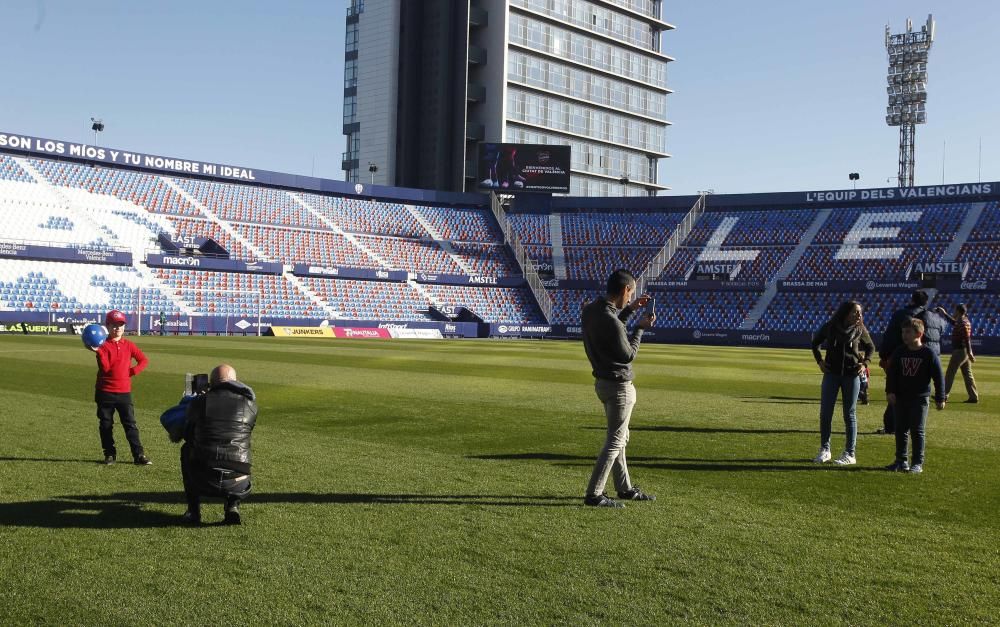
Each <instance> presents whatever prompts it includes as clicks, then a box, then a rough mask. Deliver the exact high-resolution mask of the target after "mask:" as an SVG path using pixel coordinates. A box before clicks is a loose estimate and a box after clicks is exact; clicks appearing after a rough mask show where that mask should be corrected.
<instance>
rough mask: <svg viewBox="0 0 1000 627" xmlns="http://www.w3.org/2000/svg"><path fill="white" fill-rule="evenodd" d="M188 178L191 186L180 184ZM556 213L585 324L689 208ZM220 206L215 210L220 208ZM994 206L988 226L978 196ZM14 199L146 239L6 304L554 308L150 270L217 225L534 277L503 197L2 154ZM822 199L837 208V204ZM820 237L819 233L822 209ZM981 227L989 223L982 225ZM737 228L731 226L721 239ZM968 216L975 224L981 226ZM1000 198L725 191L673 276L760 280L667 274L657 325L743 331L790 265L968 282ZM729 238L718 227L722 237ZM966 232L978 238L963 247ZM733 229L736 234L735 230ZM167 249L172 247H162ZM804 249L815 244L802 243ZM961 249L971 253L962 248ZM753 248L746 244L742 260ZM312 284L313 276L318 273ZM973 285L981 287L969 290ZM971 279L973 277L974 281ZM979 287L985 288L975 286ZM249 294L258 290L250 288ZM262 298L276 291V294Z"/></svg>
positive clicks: (506, 296)
mask: <svg viewBox="0 0 1000 627" xmlns="http://www.w3.org/2000/svg"><path fill="white" fill-rule="evenodd" d="M178 189H180V190H183V191H178ZM560 207H561V208H560V209H558V210H557V211H558V214H557V218H558V219H556V218H555V217H553V216H551V215H548V214H518V213H508V214H507V216H506V220H507V221H508V222H509V224H510V225H511V227H512V228H513V231H514V233H515V234H516V235H517V237H518V238H519V240H520V241H521V243H522V244H524V246H525V250H526V252H527V254H528V256H529V257H530V258H532V259H534V260H535V261H536V262H538V263H539V264H540V267H541V269H542V272H543V274H544V276H546V277H547V276H549V274H548V273H549V272H554V271H555V270H556V268H554V267H553V261H554V260H553V248H552V242H553V239H554V237H553V235H554V234H553V231H552V229H553V228H554V227H557V228H559V229H560V231H559V232H558V233H557V234H556V235H558V236H559V238H560V239H561V242H562V244H561V247H562V248H561V250H562V255H563V261H564V262H565V270H566V278H567V279H568V280H570V281H576V282H577V283H576V284H575V285H572V288H573V289H566V287H563V288H553V289H551V290H550V296H551V297H552V302H553V314H552V317H551V320H549V321H548V322H551V323H553V324H566V325H576V324H578V323H579V318H580V308H581V306H582V304H583V303H584V302H586V301H588V300H592V299H593V298H595V297H598V296H599V295H600V293H601V292H602V289H601V288H602V286H603V282H604V280H605V279H606V277H607V276H608V273H610V272H611V271H613V270H615V269H618V268H628V269H631V270H632V271H633V272H635V273H636V274H640V273H642V272H643V271H644V270H645V269H646V267H647V266H648V264H649V262H650V260H651V259H652V258H653V256H654V255H655V254H656V253H657V252H659V251H660V250H661V248H662V247H663V245H664V244H665V243H666V241H667V240H668V238H669V237H670V235H671V234H672V233H673V232H674V230H675V229H676V227H677V224H678V223H679V222H680V220H681V219H682V218H683V217H684V215H686V211H676V210H666V211H662V212H657V211H652V210H648V209H643V210H636V211H628V210H623V211H616V210H610V211H594V210H592V209H586V210H584V209H582V208H579V209H578V208H575V207H573V206H572V204H568V205H567V204H562V205H560ZM202 208H204V211H202ZM980 210H981V215H980V216H979V218H978V220H977V221H976V224H975V225H971V224H969V223H966V219H967V216H968V217H969V221H970V222H971V216H972V215H975V214H970V212H971V211H975V212H979V211H980ZM0 211H2V212H3V215H4V219H3V227H4V229H3V232H2V237H3V238H4V239H5V240H14V241H21V242H30V243H36V244H37V243H42V244H47V245H50V246H58V247H79V248H83V249H103V250H117V251H129V252H131V253H132V256H133V259H134V263H133V265H132V266H131V267H128V266H124V267H123V266H111V265H104V264H82V263H72V262H65V263H60V262H56V261H46V262H34V261H25V260H23V259H16V258H15V259H0V310H4V311H25V312H42V313H58V312H66V311H81V312H99V311H103V310H106V309H108V308H112V307H114V308H121V309H126V310H130V311H133V310H136V309H137V308H138V309H139V310H141V311H147V312H159V311H163V312H165V313H167V314H168V315H191V316H198V315H226V316H232V315H240V316H249V315H256V313H257V311H258V309H259V311H260V314H261V315H264V316H270V317H276V318H282V317H287V318H311V319H314V320H323V319H328V318H329V317H330V316H331V315H334V316H337V317H341V318H346V319H352V318H355V319H386V320H400V321H407V320H412V321H417V320H427V319H428V318H429V313H428V308H429V307H430V306H431V305H432V304H433V305H437V306H441V307H446V308H447V307H454V306H463V307H467V308H468V309H470V310H472V311H473V312H475V313H476V314H477V315H479V316H480V317H482V318H483V319H484V320H487V321H489V322H498V323H499V322H503V323H510V324H534V323H541V322H544V321H545V320H544V318H543V316H542V314H541V312H540V311H539V308H538V307H537V305H536V301H535V297H534V296H533V295H532V293H531V292H530V290H528V289H527V288H523V287H522V288H509V287H484V286H479V285H465V284H464V283H465V281H463V280H462V279H459V281H458V282H461V283H462V284H461V285H445V284H439V283H427V284H413V283H401V282H383V281H374V280H359V279H332V278H315V277H309V278H294V277H291V276H289V275H287V274H285V275H260V274H241V273H235V272H220V271H200V270H192V269H171V268H165V269H156V270H150V269H147V268H145V266H144V265H143V261H144V260H145V254H146V253H147V252H156V251H159V248H158V242H157V236H158V235H159V234H161V233H165V234H167V235H169V236H170V237H171V238H174V239H175V241H176V240H178V239H183V240H192V239H194V238H197V237H208V238H211V239H213V240H215V241H216V242H218V243H219V244H220V245H221V246H222V247H223V248H225V249H226V250H227V251H228V252H229V255H230V257H231V258H232V259H236V260H243V261H257V260H262V261H273V262H277V263H280V264H284V265H285V266H286V272H288V271H290V266H291V264H296V263H303V264H316V265H322V266H336V267H345V268H360V269H374V270H401V271H406V272H414V273H425V274H435V275H458V276H460V277H461V276H463V275H476V276H489V277H511V276H512V277H519V276H520V273H521V269H520V268H519V267H518V264H517V262H516V261H515V260H514V258H513V255H512V253H511V250H510V248H508V246H507V245H506V244H505V243H504V241H503V235H502V231H501V229H500V228H499V226H498V225H497V223H496V220H495V219H494V217H493V215H492V213H491V212H490V211H489V209H488V208H486V207H485V206H483V207H478V206H464V207H454V206H444V205H442V206H437V205H435V204H433V203H430V202H428V201H426V200H421V201H418V202H417V203H414V204H406V203H403V202H397V201H388V200H376V199H372V198H362V197H357V196H352V195H343V194H341V195H332V194H320V193H314V192H300V191H284V190H280V189H276V188H271V187H266V186H262V185H255V184H254V185H251V184H242V183H236V182H219V181H206V180H199V179H194V178H186V177H184V176H178V175H170V176H167V175H156V174H151V173H148V172H139V171H133V170H128V169H124V168H120V167H111V166H103V165H90V164H79V163H73V162H65V161H59V160H54V159H40V158H24V157H14V156H10V155H6V154H0ZM821 211H822V213H821ZM821 215H822V216H824V221H823V223H822V224H821V225H819V226H818V227H817V228H818V231H817V232H816V235H815V237H814V238H813V239H812V240H811V241H808V242H806V241H802V240H803V237H804V235H805V234H806V233H807V232H810V231H809V229H810V227H811V226H812V225H813V224H814V223H816V221H817V218H818V217H819V216H821ZM970 228H971V232H970V231H969V229H970ZM720 229H725V233H724V237H720V236H719V235H720ZM966 232H968V237H967V239H964V238H965V233H966ZM998 232H1000V202H998V201H996V200H989V201H986V202H984V203H982V204H976V203H972V202H943V201H940V202H929V201H927V200H921V201H919V202H912V203H907V204H904V203H900V204H877V205H872V204H864V203H859V204H857V205H850V204H845V205H842V206H839V207H835V208H833V209H829V210H826V209H823V210H821V209H819V208H817V206H813V205H805V206H787V205H781V206H775V207H773V208H772V207H767V206H752V207H747V208H746V209H738V208H726V207H723V206H718V207H710V208H709V210H708V211H706V212H705V213H704V214H702V216H701V217H700V218H699V219H698V221H697V222H696V224H695V225H694V228H693V229H692V231H691V232H690V233H689V234H688V236H687V237H686V238H685V239H684V241H683V242H681V245H680V247H679V248H678V249H677V251H676V252H675V253H674V255H673V257H672V258H671V260H670V261H669V263H668V264H667V266H666V268H665V269H664V271H663V272H662V274H661V275H660V276H659V277H647V278H648V279H649V280H650V281H652V282H654V283H656V282H666V281H681V280H684V279H687V278H694V275H693V273H692V270H695V269H696V264H698V263H703V264H706V265H710V266H711V265H726V266H728V265H733V264H739V266H740V270H739V273H738V274H737V275H735V276H734V277H733V278H734V279H736V280H737V281H749V282H752V283H751V284H750V285H747V286H745V287H746V289H745V291H704V290H702V291H685V290H674V289H672V288H669V287H666V286H664V285H662V284H660V285H651V286H650V288H649V289H652V290H653V292H652V293H653V294H654V296H655V297H656V299H657V314H658V316H659V320H658V323H657V326H659V327H662V328H667V329H738V328H741V327H742V325H743V324H744V323H745V322H746V321H747V317H748V316H749V315H750V312H751V311H752V310H753V309H754V305H756V304H757V303H758V301H759V300H760V297H761V294H762V292H761V291H760V287H758V286H759V285H762V284H765V283H767V282H770V281H773V280H775V279H776V278H777V277H778V273H779V270H781V269H782V268H783V267H784V266H786V265H788V266H792V264H791V263H788V262H789V260H790V259H796V260H797V261H796V262H795V264H794V267H789V268H786V270H788V271H789V274H788V276H787V277H785V278H787V279H788V280H791V281H824V280H826V281H837V280H854V281H866V282H868V281H878V280H883V281H901V280H906V279H908V278H909V277H907V271H908V270H909V269H910V267H911V264H912V263H914V262H917V261H920V262H937V261H945V260H948V261H951V260H954V259H957V261H959V262H967V263H968V264H969V270H968V272H967V274H966V276H965V277H964V278H965V279H966V281H981V280H987V281H995V280H997V278H998V277H1000V238H998V237H997V233H998ZM713 236H714V238H715V239H713ZM956 238H960V242H961V243H962V246H961V247H958V246H957V245H953V244H954V242H955V240H956ZM719 240H721V242H720V241H719ZM161 252H162V251H161ZM800 252H801V257H799V256H795V257H793V256H792V255H793V254H794V255H798V254H799V253H800ZM956 253H957V257H956V256H955V255H956ZM740 257H745V258H744V259H740ZM300 286H301V287H300ZM964 287H965V286H963V288H964ZM970 289H971V288H970ZM975 289H979V288H975ZM240 292H248V293H240ZM848 298H854V299H857V300H859V301H860V302H861V303H862V304H863V305H864V307H865V319H866V322H867V324H868V325H869V326H870V327H871V328H872V330H873V331H875V332H878V331H881V329H882V327H884V325H885V324H886V322H887V321H888V316H889V315H891V313H892V311H894V310H895V309H896V308H898V307H899V306H900V305H901V304H902V301H904V300H905V299H906V294H904V293H898V292H896V293H877V292H874V291H873V292H865V293H853V292H850V293H849V292H825V293H821V292H819V291H815V292H784V291H779V292H778V293H777V294H776V295H775V296H774V298H773V300H771V301H770V303H769V306H768V307H767V308H766V310H765V311H764V312H763V314H762V315H761V317H760V319H759V320H758V321H757V322H756V326H755V329H757V330H764V331H788V332H796V333H801V332H812V331H814V330H815V329H816V328H818V326H819V325H821V324H822V323H823V322H824V321H825V320H826V319H827V318H828V317H829V315H830V312H831V311H832V310H833V309H834V308H835V307H836V306H837V305H838V304H839V303H840V302H842V301H843V300H845V299H848ZM958 300H965V301H966V302H968V303H969V305H970V308H971V309H972V311H973V313H974V315H973V318H974V324H976V325H977V327H976V328H977V332H978V333H980V334H982V335H991V334H992V335H998V334H1000V323H998V321H997V309H998V307H997V305H998V304H1000V303H998V297H996V296H994V295H991V294H986V293H985V292H979V291H975V292H974V291H970V290H966V291H964V292H963V293H957V294H948V293H944V294H939V295H938V296H937V299H936V301H935V304H938V303H941V304H945V305H946V306H948V307H949V308H950V306H951V305H952V304H953V303H954V302H957V301H958ZM258 303H259V306H258Z"/></svg>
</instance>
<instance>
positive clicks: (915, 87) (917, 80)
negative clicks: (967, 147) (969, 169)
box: [885, 15, 934, 187]
mask: <svg viewBox="0 0 1000 627" xmlns="http://www.w3.org/2000/svg"><path fill="white" fill-rule="evenodd" d="M933 42H934V16H932V15H928V16H927V23H926V24H925V25H923V26H922V27H921V28H920V32H917V33H915V32H913V22H912V21H910V19H909V18H906V32H905V33H899V34H896V35H893V34H892V33H891V32H890V30H889V25H888V24H886V27H885V50H886V52H887V53H888V54H889V73H888V82H889V86H888V87H887V88H886V91H887V92H888V94H889V106H888V107H886V110H885V114H886V115H885V123H886V124H888V125H889V126H898V127H899V177H898V178H897V181H898V183H899V186H900V187H913V166H914V160H915V158H914V150H913V146H914V142H915V139H916V134H917V124H924V123H925V122H927V109H926V107H927V55H928V53H929V52H930V49H931V44H932V43H933Z"/></svg>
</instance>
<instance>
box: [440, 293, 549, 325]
mask: <svg viewBox="0 0 1000 627" xmlns="http://www.w3.org/2000/svg"><path fill="white" fill-rule="evenodd" d="M424 289H426V290H427V292H428V293H430V294H431V298H432V300H433V301H434V303H435V304H438V305H442V306H461V307H465V308H466V309H469V310H471V311H473V312H475V313H476V315H478V316H479V317H480V318H482V319H483V320H487V321H491V322H506V323H513V324H539V323H544V321H545V319H544V317H543V316H542V314H541V312H540V311H539V310H538V306H537V305H535V303H534V298H533V297H532V295H531V293H530V292H529V291H528V290H527V289H526V288H523V287H517V288H512V287H478V286H465V285H462V286H459V285H437V284H428V285H425V286H424Z"/></svg>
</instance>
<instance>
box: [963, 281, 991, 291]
mask: <svg viewBox="0 0 1000 627" xmlns="http://www.w3.org/2000/svg"><path fill="white" fill-rule="evenodd" d="M962 289H963V290H985V289H986V281H962Z"/></svg>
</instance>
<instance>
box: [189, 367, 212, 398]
mask: <svg viewBox="0 0 1000 627" xmlns="http://www.w3.org/2000/svg"><path fill="white" fill-rule="evenodd" d="M207 391H208V375H207V374H191V373H190V372H189V373H187V374H185V375H184V394H186V395H188V396H197V395H199V394H204V393H205V392H207Z"/></svg>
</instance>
